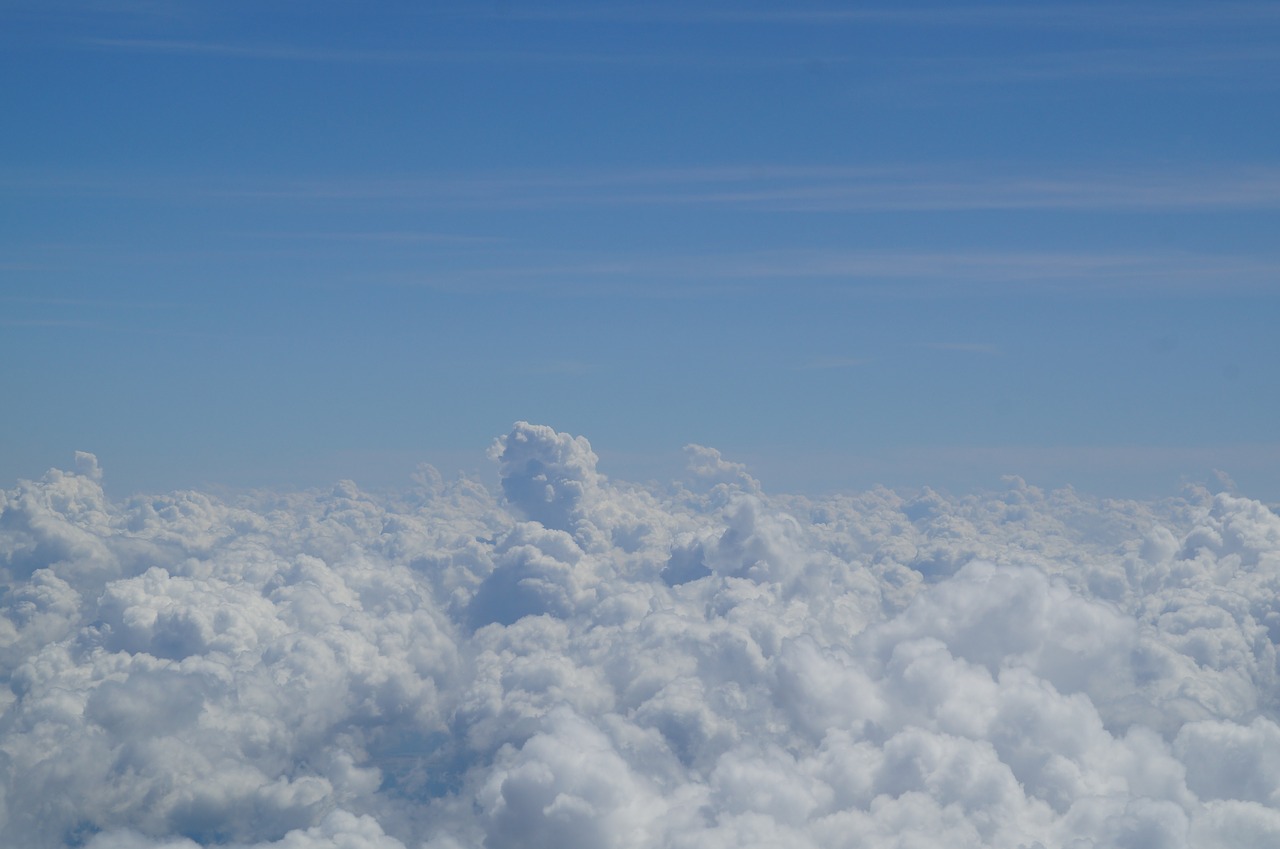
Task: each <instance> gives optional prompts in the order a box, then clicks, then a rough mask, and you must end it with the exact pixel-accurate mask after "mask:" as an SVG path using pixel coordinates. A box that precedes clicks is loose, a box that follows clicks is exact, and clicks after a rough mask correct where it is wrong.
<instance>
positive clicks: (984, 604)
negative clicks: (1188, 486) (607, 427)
mask: <svg viewBox="0 0 1280 849" xmlns="http://www.w3.org/2000/svg"><path fill="white" fill-rule="evenodd" d="M492 453H493V458H494V459H495V461H496V462H497V464H498V471H499V475H500V480H501V490H500V492H498V493H491V492H489V491H488V490H487V489H485V487H484V486H482V485H481V484H479V483H477V482H475V481H472V480H468V479H460V480H458V481H453V482H446V481H444V480H443V479H442V478H441V477H440V475H439V474H437V473H435V472H434V470H432V469H430V468H429V467H424V468H422V469H420V470H418V472H417V473H415V475H414V477H413V486H412V487H411V488H409V489H407V490H406V491H405V492H403V493H400V494H396V495H390V496H379V497H375V496H372V495H370V494H368V493H365V492H362V491H361V490H360V489H359V488H358V487H357V486H356V485H355V484H352V483H350V482H340V483H338V484H337V485H335V486H334V487H332V488H331V489H328V490H323V491H313V492H306V493H294V494H275V493H254V494H249V495H243V496H237V497H235V498H231V499H227V498H217V497H214V496H211V495H208V494H204V493H198V492H184V493H171V494H167V495H159V496H146V497H135V498H132V499H129V500H126V501H123V502H115V501H112V500H110V499H108V498H107V497H106V496H105V494H104V492H103V490H102V470H101V469H100V468H99V467H98V463H97V460H96V459H95V458H94V457H93V456H92V455H88V454H83V453H81V454H77V455H76V457H75V469H76V471H75V472H63V471H56V470H55V471H51V472H49V473H48V474H47V475H46V476H45V477H43V478H42V479H41V480H39V481H23V482H18V483H17V484H16V485H15V487H14V488H13V489H10V490H8V491H4V492H0V584H2V585H3V587H4V589H3V593H2V594H0V671H2V674H3V680H4V684H5V686H4V687H3V688H0V711H2V714H0V844H2V845H6V846H8V845H13V846H23V847H32V849H48V848H51V847H71V846H86V847H89V849H197V847H211V846H226V847H234V849H312V847H315V849H319V847H326V848H327V847H334V849H419V847H429V848H430V849H458V847H476V846H482V847H486V849H505V847H514V846H529V847H541V846H548V847H549V846H555V847H575V846H583V847H586V846H590V847H616V849H623V848H624V847H626V848H627V849H630V847H672V849H675V847H681V848H682V849H694V848H695V847H697V849H703V848H704V847H735V849H736V847H747V846H760V847H764V846H770V847H772V846H788V847H849V849H854V847H857V849H873V847H874V849H880V847H918V846H930V847H932V846H939V845H945V846H954V847H966V846H972V847H1008V849H1017V847H1027V849H1035V847H1040V849H1058V847H1104V846H1108V847H1110V846H1117V847H1135V848H1136V847H1190V846H1195V847H1201V846H1206V847H1219V846H1221V847H1227V846H1231V847H1234V846H1245V845H1250V846H1254V845H1270V844H1271V843H1275V842H1276V840H1277V838H1278V837H1280V702H1278V697H1280V689H1278V687H1280V681H1278V676H1277V662H1278V656H1277V653H1276V643H1277V641H1278V640H1280V518H1277V516H1276V515H1275V514H1274V513H1272V512H1271V510H1270V509H1268V508H1267V507H1266V506H1265V505H1263V504H1261V503H1259V502H1257V501H1253V500H1250V499H1248V498H1245V497H1242V496H1240V495H1238V494H1218V495H1213V494H1210V493H1207V492H1203V491H1199V490H1194V489H1192V490H1188V491H1186V492H1185V493H1184V494H1183V495H1182V496H1181V497H1179V498H1173V499H1168V500H1165V501H1161V502H1152V503H1142V502H1125V501H1112V500H1097V499H1091V498H1086V497H1083V496H1081V495H1079V494H1077V493H1075V492H1073V491H1071V490H1061V491H1056V492H1044V491H1042V490H1039V489H1037V488H1035V487H1032V486H1028V485H1027V484H1026V483H1025V482H1023V481H1021V480H1019V479H1016V478H1014V479H1010V480H1009V482H1008V487H1007V488H1006V489H1005V490H1004V491H1002V492H997V493H987V494H983V495H967V496H961V497H951V496H947V495H944V494H941V493H938V492H935V491H933V490H928V489H926V490H923V491H921V492H918V493H901V494H900V493H895V492H891V491H888V490H883V489H877V490H873V491H870V492H866V493H861V494H856V495H840V496H832V497H828V498H822V499H815V498H811V497H805V496H800V495H772V494H768V493H766V492H764V491H763V490H762V488H761V487H760V485H759V483H758V481H756V480H755V479H754V478H752V477H751V475H750V474H749V473H748V472H747V470H746V469H745V467H743V466H742V465H741V464H737V463H734V462H731V461H730V460H727V459H725V458H723V457H721V456H720V454H719V453H718V452H716V451H715V450H713V449H710V448H704V447H700V446H690V447H689V449H687V453H688V459H689V475H688V478H687V480H685V481H683V482H680V483H674V484H672V485H671V486H670V487H667V488H663V487H659V486H656V485H655V486H650V487H640V486H636V485H633V484H628V483H625V482H619V481H612V480H610V479H608V478H606V477H605V476H604V475H603V474H601V473H600V472H599V471H598V469H597V457H596V455H595V453H594V452H593V451H592V449H591V446H590V445H589V444H588V442H587V441H586V440H585V439H584V438H582V437H576V436H571V435H568V434H563V433H557V432H556V431H554V430H553V429H551V428H548V427H543V426H536V425H530V424H526V423H518V424H516V425H515V427H514V428H513V429H512V431H511V432H510V433H509V434H507V435H506V436H504V437H502V438H500V439H499V440H498V441H497V442H496V443H495V447H494V450H493V452H492Z"/></svg>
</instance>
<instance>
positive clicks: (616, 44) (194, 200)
mask: <svg viewBox="0 0 1280 849" xmlns="http://www.w3.org/2000/svg"><path fill="white" fill-rule="evenodd" d="M0 23H2V25H0V46H2V49H0V78H2V79H4V80H5V81H6V82H5V84H4V85H3V86H0V111H2V114H3V115H5V116H6V117H5V121H4V132H3V133H0V198H2V200H0V363H2V365H0V398H3V399H4V401H3V409H4V412H5V414H4V415H3V416H0V479H2V480H4V481H6V482H11V481H12V480H14V479H15V478H16V477H31V476H36V475H39V474H40V473H41V472H42V471H43V470H44V469H46V468H49V467H50V466H55V465H57V466H66V465H67V462H68V458H69V457H70V456H71V452H72V451H74V450H77V449H79V450H88V451H93V452H95V453H97V454H98V455H99V457H100V459H101V461H102V463H103V465H104V467H105V469H106V474H107V479H106V483H107V488H108V490H109V491H114V492H118V493H125V492H131V491H134V490H139V489H147V490H155V489H169V488H175V487H188V486H197V485H207V484H225V485H229V486H247V485H252V486H258V485H271V486H281V485H312V484H322V483H326V482H331V481H332V480H335V479H337V478H340V477H350V478H354V479H355V480H356V481H357V482H359V483H362V484H364V485H369V486H379V485H394V484H397V483H400V482H403V481H406V480H407V479H408V474H409V471H410V470H411V469H412V467H413V465H414V464H415V463H417V462H420V461H430V462H432V463H434V464H435V465H437V466H439V467H440V468H442V469H444V470H446V471H452V470H454V469H458V468H470V467H481V466H483V465H484V463H485V461H484V459H483V455H484V450H485V447H486V446H487V445H488V444H489V442H490V441H491V440H492V438H493V437H494V436H495V435H497V434H500V433H504V432H506V431H507V430H509V428H510V425H511V422H512V421H514V420H517V419H527V420H532V421H538V422H545V423H547V424H551V425H553V426H554V427H556V428H558V429H560V430H565V431H571V432H575V433H583V434H586V435H587V436H588V437H589V438H590V439H591V440H592V442H593V445H595V446H596V448H597V450H598V451H599V452H600V454H601V456H602V464H601V467H602V470H603V471H604V472H606V473H608V474H613V475H617V476H621V477H630V478H638V479H647V478H650V477H655V478H663V477H669V476H670V475H672V474H675V473H676V470H678V468H679V452H680V448H681V446H682V445H684V444H685V443H687V442H698V443H703V444H709V445H714V446H716V447H718V448H720V449H721V450H722V451H724V452H725V454H726V455H727V456H730V457H732V458H733V459H737V460H743V461H746V462H748V463H749V464H751V466H752V468H753V469H754V470H755V471H756V472H757V473H758V474H759V475H760V477H761V478H762V479H763V480H764V483H765V485H766V486H770V487H772V488H775V489H781V488H788V489H808V490H827V489H834V488H862V487H866V486H869V485H872V484H874V483H877V482H882V483H885V484H888V485H891V486H913V485H920V484H932V485H935V486H941V487H947V488H951V489H959V490H964V489H968V488H973V487H980V486H989V485H991V484H992V483H994V482H997V481H998V479H999V476H1000V475H1002V474H1021V475H1023V476H1025V477H1026V478H1027V479H1028V480H1029V481H1031V482H1033V483H1039V484H1042V485H1058V484H1062V483H1072V484H1074V485H1076V486H1078V487H1080V488H1083V489H1086V490H1093V491H1101V492H1107V493H1114V494H1117V495H1136V494H1144V495H1147V494H1159V493H1171V492H1173V491H1174V490H1175V489H1176V487H1177V486H1178V485H1179V482H1180V481H1183V480H1197V481H1198V480H1207V479H1210V478H1211V476H1212V474H1213V470H1214V469H1220V470H1222V471H1223V472H1225V473H1227V474H1228V475H1230V476H1231V477H1232V478H1234V479H1235V480H1236V481H1237V482H1238V483H1239V485H1240V487H1241V488H1242V489H1243V490H1244V491H1245V492H1247V493H1249V494H1251V495H1254V496H1256V497H1262V498H1271V499H1277V498H1280V484H1278V483H1277V480H1278V479H1280V478H1278V475H1280V437H1278V436H1277V422H1278V421H1280V333H1277V332H1276V331H1275V325H1276V322H1277V318H1278V317H1280V239H1277V237H1276V234H1277V232H1280V227H1278V226H1277V225H1280V214H1277V213H1278V211H1280V156H1278V150H1277V143H1276V139H1277V138H1280V121H1278V120H1277V116H1278V115H1280V5H1278V4H1276V3H1273V2H1259V3H1248V2H1245V3H1161V4H1156V3H1151V4H1130V3H1105V4H1104V3H1097V4H1094V3H1064V4H1057V5H1051V4H1000V3H995V4H992V3H983V4H972V5H970V4H965V3H934V4H914V3H901V4H892V5H890V4H884V5H868V4H853V3H847V4H831V3H823V4H813V5H809V6H804V7H797V8H793V7H790V6H788V7H786V9H785V10H782V7H780V6H769V5H763V4H759V5H752V4H717V3H698V2H692V3H679V4H662V3H653V4H636V5H622V4H609V3H597V4H572V3H569V4H507V3H496V4H492V3H488V4H456V5H455V4H440V3H432V4H421V5H420V4H409V3H383V4H378V5H377V6H376V7H367V6H365V4H355V3H337V2H319V3H315V2H308V3H302V2H276V3H218V4H212V3H208V4H204V3H182V2H176V3H147V2H119V3H112V2H93V3H89V2H83V3H81V2H70V0H68V2H40V3H36V2H8V3H4V4H3V5H0Z"/></svg>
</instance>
